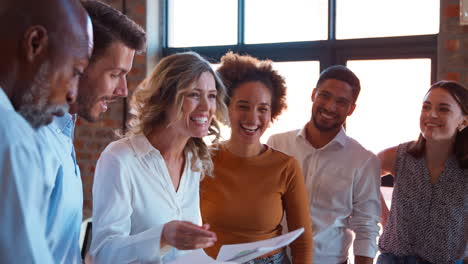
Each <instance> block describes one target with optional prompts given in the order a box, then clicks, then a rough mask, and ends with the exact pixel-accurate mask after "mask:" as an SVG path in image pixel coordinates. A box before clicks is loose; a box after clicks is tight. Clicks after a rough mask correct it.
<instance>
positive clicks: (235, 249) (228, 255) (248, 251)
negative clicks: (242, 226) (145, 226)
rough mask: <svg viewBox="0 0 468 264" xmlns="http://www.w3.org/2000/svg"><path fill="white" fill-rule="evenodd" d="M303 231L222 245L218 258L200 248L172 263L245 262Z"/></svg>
mask: <svg viewBox="0 0 468 264" xmlns="http://www.w3.org/2000/svg"><path fill="white" fill-rule="evenodd" d="M303 232H304V228H299V229H297V230H295V231H292V232H289V233H287V234H284V235H282V236H278V237H274V238H271V239H266V240H262V241H257V242H252V243H243V244H234V245H224V246H222V247H221V249H220V251H219V254H218V257H217V258H216V260H214V259H212V258H210V257H209V256H208V255H206V254H205V252H204V251H203V250H201V249H200V250H196V251H194V252H192V253H190V254H187V255H184V256H182V257H180V258H178V259H177V260H175V261H173V262H171V263H170V264H184V263H191V264H212V263H244V262H247V261H249V260H252V259H254V258H257V257H260V256H262V255H265V254H267V253H269V252H272V251H274V250H276V249H279V248H283V247H285V246H287V245H289V244H290V243H292V242H293V241H294V240H296V239H297V238H298V237H299V236H300V235H301V234H302V233H303Z"/></svg>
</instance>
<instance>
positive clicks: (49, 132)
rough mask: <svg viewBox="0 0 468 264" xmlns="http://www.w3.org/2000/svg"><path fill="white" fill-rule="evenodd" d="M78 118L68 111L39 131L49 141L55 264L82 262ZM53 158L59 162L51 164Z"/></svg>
mask: <svg viewBox="0 0 468 264" xmlns="http://www.w3.org/2000/svg"><path fill="white" fill-rule="evenodd" d="M74 127H75V121H74V120H73V117H72V115H70V114H69V113H66V114H65V115H64V116H61V117H54V120H53V122H52V123H51V124H49V125H48V126H44V127H41V128H39V129H38V130H37V134H38V137H39V139H40V141H41V142H45V143H46V146H44V148H45V152H46V153H47V155H46V157H45V158H46V159H47V160H46V163H47V164H48V171H47V172H46V177H47V181H48V182H50V183H51V187H52V188H50V190H49V191H48V193H47V194H46V197H47V201H48V210H47V229H46V237H47V240H48V242H49V247H50V249H51V252H52V255H53V257H54V261H55V263H64V264H65V263H66V264H81V263H82V260H81V253H80V244H79V239H80V230H81V220H82V217H83V216H82V211H83V187H82V183H81V176H80V170H79V168H78V164H77V163H76V156H75V150H74V148H73V131H74ZM50 158H52V159H56V160H58V161H59V162H57V163H55V166H52V165H53V164H54V163H51V162H50V161H49V160H50Z"/></svg>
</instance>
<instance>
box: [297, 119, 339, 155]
mask: <svg viewBox="0 0 468 264" xmlns="http://www.w3.org/2000/svg"><path fill="white" fill-rule="evenodd" d="M307 125H308V123H307V124H306V125H305V126H304V127H302V128H301V129H299V130H298V131H297V134H296V137H297V138H301V139H302V140H305V141H307V137H306V127H307ZM347 141H348V136H347V135H346V132H345V130H344V128H343V127H341V129H340V131H339V132H338V134H336V136H335V137H334V138H333V139H332V140H331V141H330V142H328V144H326V145H325V146H323V147H322V148H321V149H327V148H328V147H329V146H332V145H335V144H338V145H339V146H341V147H343V148H344V147H345V146H346V142H347Z"/></svg>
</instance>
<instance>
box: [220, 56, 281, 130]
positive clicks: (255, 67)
mask: <svg viewBox="0 0 468 264" xmlns="http://www.w3.org/2000/svg"><path fill="white" fill-rule="evenodd" d="M217 72H218V73H219V75H220V76H221V77H222V79H223V81H224V84H225V85H226V90H227V94H228V96H227V97H226V99H225V102H226V105H229V103H230V100H231V97H232V95H233V94H234V91H235V90H236V89H237V88H238V87H239V86H240V85H241V84H243V83H246V82H256V81H258V82H261V83H263V84H264V85H265V86H266V87H267V88H268V89H269V90H270V92H271V121H273V120H275V119H276V118H277V117H278V116H279V115H280V114H281V112H283V110H285V109H286V107H287V106H286V83H285V81H284V78H283V76H281V75H280V74H279V73H278V72H277V71H276V70H274V69H273V66H272V61H270V60H259V59H257V58H254V57H252V56H250V55H239V54H236V53H233V52H228V53H226V55H224V56H223V57H222V58H221V66H220V67H219V68H218V70H217Z"/></svg>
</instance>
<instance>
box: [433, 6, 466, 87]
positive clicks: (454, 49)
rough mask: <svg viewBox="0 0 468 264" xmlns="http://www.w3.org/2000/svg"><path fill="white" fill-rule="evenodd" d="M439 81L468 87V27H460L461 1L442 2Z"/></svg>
mask: <svg viewBox="0 0 468 264" xmlns="http://www.w3.org/2000/svg"><path fill="white" fill-rule="evenodd" d="M437 58H438V65H437V66H438V73H437V76H438V79H439V80H440V79H450V80H456V81H459V82H461V83H463V84H464V85H468V26H461V25H460V0H441V1H440V33H439V40H438V56H437Z"/></svg>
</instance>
